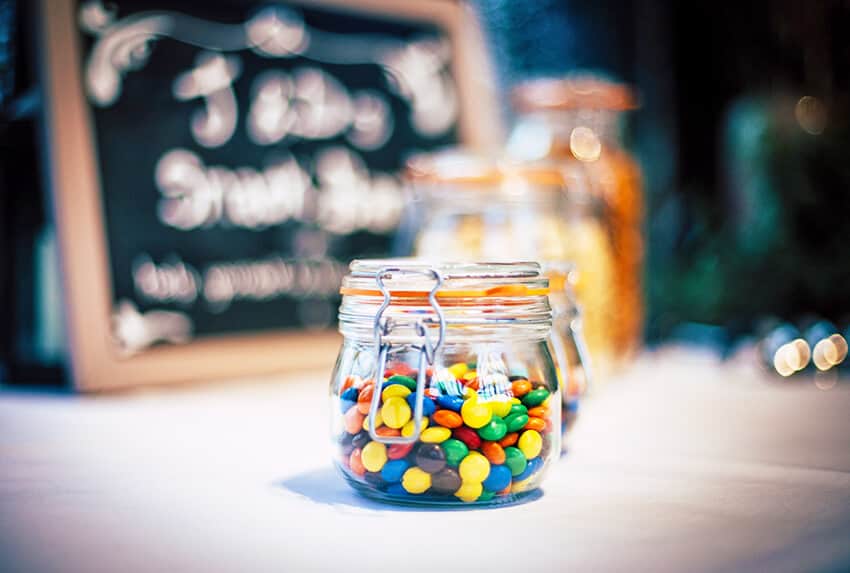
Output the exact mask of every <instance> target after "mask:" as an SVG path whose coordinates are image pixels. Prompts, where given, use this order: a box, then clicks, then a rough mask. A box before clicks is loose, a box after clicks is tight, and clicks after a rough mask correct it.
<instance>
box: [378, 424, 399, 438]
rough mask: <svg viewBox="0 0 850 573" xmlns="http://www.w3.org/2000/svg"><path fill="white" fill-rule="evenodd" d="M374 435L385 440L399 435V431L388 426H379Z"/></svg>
mask: <svg viewBox="0 0 850 573" xmlns="http://www.w3.org/2000/svg"><path fill="white" fill-rule="evenodd" d="M375 433H376V434H378V435H379V436H384V437H386V438H394V437H396V436H400V435H401V430H397V429H395V428H390V427H389V426H380V427H379V428H378V429H377V430H375Z"/></svg>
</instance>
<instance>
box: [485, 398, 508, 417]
mask: <svg viewBox="0 0 850 573" xmlns="http://www.w3.org/2000/svg"><path fill="white" fill-rule="evenodd" d="M487 404H489V405H490V410H491V411H492V412H493V414H495V415H496V416H499V417H500V418H504V417H505V416H507V415H508V412H510V411H511V402H510V401H509V400H508V399H507V397H505V396H494V397H493V399H492V400H490V401H489V402H487Z"/></svg>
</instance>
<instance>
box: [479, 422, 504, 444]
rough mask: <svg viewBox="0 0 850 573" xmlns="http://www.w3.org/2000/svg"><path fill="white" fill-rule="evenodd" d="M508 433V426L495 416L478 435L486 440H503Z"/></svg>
mask: <svg viewBox="0 0 850 573" xmlns="http://www.w3.org/2000/svg"><path fill="white" fill-rule="evenodd" d="M507 433H508V425H507V424H505V421H504V420H503V419H501V418H500V417H499V416H493V417H492V418H491V419H490V421H489V422H487V423H486V424H485V425H484V426H483V427H482V428H481V429H480V430H478V435H479V436H481V437H482V438H484V439H485V440H491V441H495V440H501V439H502V438H504V437H505V434H507Z"/></svg>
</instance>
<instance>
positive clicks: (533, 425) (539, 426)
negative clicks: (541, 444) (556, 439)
mask: <svg viewBox="0 0 850 573" xmlns="http://www.w3.org/2000/svg"><path fill="white" fill-rule="evenodd" d="M544 428H546V422H545V421H543V419H542V418H529V419H528V423H527V424H526V425H525V426H523V428H522V429H523V430H537V431H538V432H542V431H543V429H544Z"/></svg>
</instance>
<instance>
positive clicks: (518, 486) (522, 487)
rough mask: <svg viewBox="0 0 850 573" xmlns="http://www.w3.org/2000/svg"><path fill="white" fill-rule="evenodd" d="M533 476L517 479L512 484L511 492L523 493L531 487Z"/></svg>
mask: <svg viewBox="0 0 850 573" xmlns="http://www.w3.org/2000/svg"><path fill="white" fill-rule="evenodd" d="M531 485H532V478H526V479H524V480H522V481H515V482H513V484H511V493H522V492H524V491H527V490H529V489H530V488H531Z"/></svg>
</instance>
